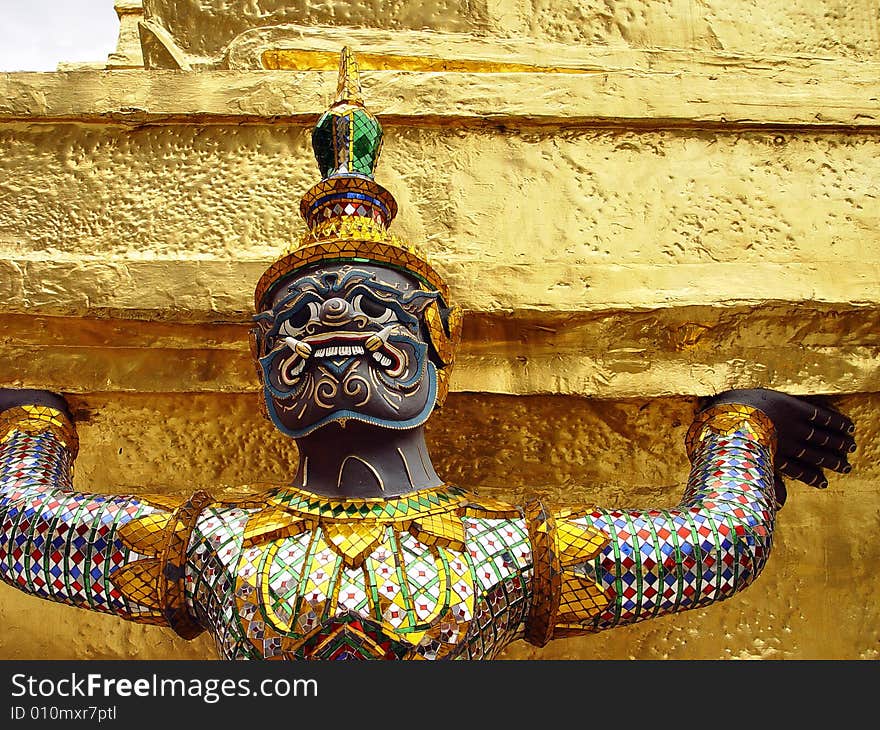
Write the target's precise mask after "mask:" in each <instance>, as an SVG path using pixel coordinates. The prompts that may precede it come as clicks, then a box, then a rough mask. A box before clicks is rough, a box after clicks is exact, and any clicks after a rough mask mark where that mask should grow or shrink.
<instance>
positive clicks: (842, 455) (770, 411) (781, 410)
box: [704, 388, 856, 502]
mask: <svg viewBox="0 0 880 730" xmlns="http://www.w3.org/2000/svg"><path fill="white" fill-rule="evenodd" d="M722 403H740V404H743V405H749V406H753V407H754V408H757V409H759V410H760V411H763V412H764V413H765V414H766V415H767V417H768V418H770V420H771V421H773V425H774V426H775V427H776V435H777V439H778V446H777V452H776V462H775V464H774V467H775V469H776V473H777V480H776V481H777V492H779V490H780V489H782V491H783V494H781V495H778V496H780V497H782V499H780V502H782V501H784V487H782V484H781V481H782V480H781V479H779V476H780V475H781V476H787V477H790V478H791V479H795V480H797V481H801V482H803V483H804V484H809V485H810V486H811V487H818V488H819V489H824V488H825V487H827V486H828V480H827V479H826V478H825V473H824V471H823V470H824V469H830V470H831V471H836V472H840V473H841V474H848V473H849V472H850V471H851V470H852V467H851V466H850V464H849V462H848V461H847V455H848V454H851V453H852V452H853V451H855V450H856V442H855V438H854V437H853V434H854V433H855V426H854V424H853V422H852V421H851V420H850V419H849V418H847V417H846V416H844V415H841V414H840V413H837V412H836V411H832V410H830V409H828V408H823V407H822V406H817V405H815V404H813V403H811V402H808V401H806V400H804V399H802V398H797V397H795V396H791V395H786V394H785V393H780V392H779V391H777V390H767V389H765V388H756V389H753V390H728V391H725V392H723V393H719V394H718V395H716V396H714V397H713V398H711V399H709V400H708V402H707V403H706V404H705V405H704V408H708V407H711V406H713V405H718V404H722Z"/></svg>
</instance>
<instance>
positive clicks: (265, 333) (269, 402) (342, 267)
mask: <svg viewBox="0 0 880 730" xmlns="http://www.w3.org/2000/svg"><path fill="white" fill-rule="evenodd" d="M438 297H439V294H438V293H437V292H431V291H423V290H421V289H420V288H419V285H418V284H417V282H416V280H415V279H414V278H412V277H410V276H408V275H406V274H404V273H401V272H398V271H396V270H394V269H391V268H385V267H382V266H374V265H367V264H334V265H326V266H322V267H321V268H318V269H316V270H312V271H310V272H305V273H302V274H299V275H298V276H297V277H296V278H293V279H291V280H289V281H287V282H285V283H284V284H282V285H281V286H280V288H279V289H278V291H277V292H276V293H275V294H274V296H273V298H272V300H271V308H270V309H268V310H266V311H264V312H261V313H259V314H257V315H256V316H255V317H254V322H255V327H254V330H253V331H252V345H253V349H254V355H255V357H256V359H257V370H258V374H259V375H260V378H261V380H262V383H263V396H264V399H265V405H266V411H267V413H268V416H269V417H270V418H271V420H272V421H273V422H274V423H275V425H276V426H277V427H278V428H279V429H280V430H281V431H282V432H283V433H286V434H287V435H289V436H292V437H293V438H300V437H303V436H307V435H308V434H310V433H312V432H313V431H315V430H316V429H318V428H320V427H322V426H324V425H326V424H328V423H333V422H337V423H342V424H343V425H344V423H345V422H346V421H348V420H357V421H363V422H366V423H371V424H374V425H377V426H382V427H385V428H394V429H406V428H414V427H416V426H420V425H421V424H423V423H424V422H425V421H426V420H427V418H428V416H429V415H430V413H431V410H432V409H433V407H434V404H435V401H436V398H437V370H436V365H435V363H434V362H433V361H432V351H431V347H430V345H429V341H430V338H429V336H428V334H427V330H426V326H425V321H424V314H425V311H426V310H427V309H428V307H429V306H430V305H431V304H432V303H433V302H435V301H436V300H437V299H438Z"/></svg>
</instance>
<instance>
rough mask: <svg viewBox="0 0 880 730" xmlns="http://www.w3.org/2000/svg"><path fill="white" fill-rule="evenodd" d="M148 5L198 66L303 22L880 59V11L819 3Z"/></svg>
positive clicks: (149, 1)
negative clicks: (246, 39)
mask: <svg viewBox="0 0 880 730" xmlns="http://www.w3.org/2000/svg"><path fill="white" fill-rule="evenodd" d="M393 7H394V10H393V12H389V6H388V4H387V3H386V2H383V0H366V1H365V2H358V3H350V2H347V0H328V2H321V3H314V2H308V1H307V0H297V1H296V2H289V1H288V0H284V1H283V2H282V0H264V1H263V2H260V3H259V5H255V4H254V3H252V2H249V1H248V0H229V1H226V2H222V3H206V2H202V1H201V0H145V2H144V9H145V11H146V12H145V17H146V18H147V20H148V22H149V23H151V24H153V25H154V26H156V27H159V28H161V29H163V30H164V31H166V32H167V34H168V37H169V41H170V43H171V44H173V47H174V48H175V49H178V50H179V52H180V53H181V55H185V56H186V57H187V58H189V59H190V60H191V61H192V62H197V61H202V62H210V61H215V62H216V61H217V60H219V58H220V57H221V56H222V54H223V52H224V50H226V49H228V48H229V46H230V45H232V44H233V43H234V41H235V40H236V39H241V38H242V37H243V36H247V34H249V33H250V34H253V33H255V32H257V31H256V29H259V28H260V27H261V26H268V27H279V26H281V27H282V28H283V26H285V25H287V24H291V23H301V24H303V25H306V26H323V28H328V27H332V26H337V27H340V29H346V30H348V29H354V28H368V29H370V30H377V31H386V32H387V31H393V32H397V33H400V32H406V31H407V30H417V31H419V30H423V29H425V28H430V29H431V30H432V31H434V32H444V31H445V32H467V33H471V34H475V35H479V36H487V35H488V36H496V37H502V38H504V37H511V36H513V37H527V38H533V39H536V40H539V41H542V42H558V43H564V44H567V45H570V46H573V47H576V46H599V47H612V48H621V47H622V48H681V49H712V50H717V49H725V50H728V51H731V52H740V53H741V52H744V51H745V52H749V51H751V52H759V53H775V54H781V55H789V56H798V55H821V56H826V57H827V56H846V57H854V58H864V57H870V56H872V55H875V54H876V53H877V52H878V51H880V39H878V34H877V29H878V22H880V21H878V18H877V15H876V5H875V4H873V3H872V2H869V1H865V2H853V3H840V2H837V1H836V0H810V2H809V3H808V4H805V3H803V2H781V1H780V0H771V1H770V2H766V3H762V4H761V6H760V15H759V16H756V15H755V12H756V11H755V8H754V6H753V5H752V4H751V3H748V2H743V0H740V2H735V3H730V2H725V0H659V1H658V2H651V3H645V2H642V0H586V1H585V2H580V3H566V2H558V1H552V0H551V1H547V0H492V1H491V2H490V0H472V1H468V0H438V2H432V3H424V2H421V1H420V0H401V1H399V2H395V3H394V5H393Z"/></svg>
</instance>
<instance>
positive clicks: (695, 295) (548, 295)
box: [0, 256, 880, 322]
mask: <svg viewBox="0 0 880 730" xmlns="http://www.w3.org/2000/svg"><path fill="white" fill-rule="evenodd" d="M269 263H270V261H268V260H267V261H226V260H218V259H196V260H181V259H164V260H162V259H159V260H137V259H131V258H118V259H115V258H112V257H103V258H99V257H84V256H72V257H69V258H66V259H62V258H60V257H56V259H55V260H54V261H43V260H40V259H38V258H37V257H36V256H34V257H30V258H6V259H0V313H21V314H42V315H55V316H97V317H101V316H110V317H114V318H118V319H138V318H140V319H143V318H149V319H159V320H169V321H217V320H223V321H237V322H242V321H246V319H247V318H248V317H250V316H251V315H252V314H253V305H252V295H253V287H254V284H255V283H256V281H257V279H258V278H259V277H260V275H261V274H262V273H263V271H264V270H265V268H266V267H267V266H268V265H269ZM438 268H440V270H441V273H442V274H443V275H444V277H445V278H446V280H447V282H448V283H449V286H450V291H451V296H452V300H453V302H454V303H456V304H457V305H458V306H460V307H462V308H463V309H464V310H467V311H473V312H502V313H503V312H514V311H542V312H567V313H571V312H603V311H613V310H630V311H638V310H650V309H664V308H669V307H683V306H713V307H720V308H727V307H735V306H763V305H764V304H766V303H768V302H783V303H788V304H789V306H795V305H798V306H799V305H801V304H812V305H821V304H823V303H825V304H830V305H834V306H837V305H840V306H842V307H844V308H851V307H854V306H869V307H870V306H874V305H876V304H877V303H880V262H878V261H873V260H871V259H866V260H864V261H860V262H858V264H856V263H855V262H852V261H847V260H843V261H811V262H791V263H786V262H774V261H763V262H761V261H759V262H736V261H729V262H711V263H675V264H629V263H627V264H599V263H597V264H585V263H571V262H568V261H540V262H537V261H536V262H529V263H522V264H496V263H491V262H488V261H486V260H483V259H473V258H462V257H459V258H456V259H454V260H450V261H447V262H445V263H444V265H443V266H442V267H439V266H438Z"/></svg>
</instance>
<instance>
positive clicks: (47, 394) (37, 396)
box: [0, 388, 70, 418]
mask: <svg viewBox="0 0 880 730" xmlns="http://www.w3.org/2000/svg"><path fill="white" fill-rule="evenodd" d="M15 406H48V407H50V408H56V409H58V410H59V411H62V412H63V413H64V414H65V415H67V416H68V418H69V417H70V409H69V408H68V406H67V401H66V400H64V397H63V396H61V395H58V393H52V392H51V391H48V390H32V389H30V388H0V411H5V410H6V409H7V408H14V407H15Z"/></svg>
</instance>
